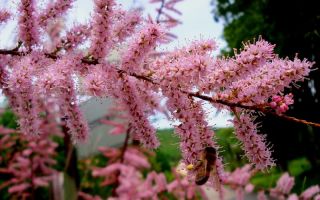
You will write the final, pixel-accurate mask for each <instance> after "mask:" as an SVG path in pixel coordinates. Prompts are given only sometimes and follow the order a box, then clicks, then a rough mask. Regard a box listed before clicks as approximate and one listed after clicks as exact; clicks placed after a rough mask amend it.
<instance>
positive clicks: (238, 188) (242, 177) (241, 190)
mask: <svg viewBox="0 0 320 200" xmlns="http://www.w3.org/2000/svg"><path fill="white" fill-rule="evenodd" d="M253 175H254V170H252V167H251V166H250V165H248V164H247V165H244V166H243V167H241V168H237V169H235V170H234V171H233V172H231V173H228V174H227V175H226V179H225V181H224V182H223V184H225V185H228V186H229V187H231V188H232V189H233V190H234V191H235V193H236V195H237V200H244V194H245V192H246V193H251V192H252V191H253V189H254V185H252V184H251V183H250V182H249V181H250V178H251V177H252V176H253Z"/></svg>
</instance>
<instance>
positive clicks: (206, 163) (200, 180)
mask: <svg viewBox="0 0 320 200" xmlns="http://www.w3.org/2000/svg"><path fill="white" fill-rule="evenodd" d="M216 160H217V151H216V149H215V148H213V147H206V148H205V149H204V150H203V151H202V153H201V157H200V160H199V161H198V162H197V163H196V164H195V166H194V167H193V170H194V171H195V172H196V175H195V183H196V184H197V185H203V184H205V183H206V182H207V181H208V179H209V177H210V175H213V176H214V177H215V179H216V180H215V182H216V184H220V180H219V178H218V176H217V168H216ZM216 186H217V188H219V187H218V185H216Z"/></svg>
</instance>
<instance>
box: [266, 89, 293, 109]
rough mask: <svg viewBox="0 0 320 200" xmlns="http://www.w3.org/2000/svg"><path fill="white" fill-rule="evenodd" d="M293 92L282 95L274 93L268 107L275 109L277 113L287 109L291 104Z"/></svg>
mask: <svg viewBox="0 0 320 200" xmlns="http://www.w3.org/2000/svg"><path fill="white" fill-rule="evenodd" d="M293 103H294V100H293V94H291V93H290V94H287V95H285V96H284V97H283V96H279V95H275V96H273V97H272V99H271V102H270V103H269V105H270V107H271V108H273V109H274V110H276V112H277V113H279V114H281V113H285V112H286V111H287V110H289V105H291V104H293Z"/></svg>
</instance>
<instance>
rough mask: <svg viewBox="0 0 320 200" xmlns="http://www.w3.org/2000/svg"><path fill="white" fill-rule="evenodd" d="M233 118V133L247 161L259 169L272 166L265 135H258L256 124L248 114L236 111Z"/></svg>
mask: <svg viewBox="0 0 320 200" xmlns="http://www.w3.org/2000/svg"><path fill="white" fill-rule="evenodd" d="M236 115H238V116H236V117H235V118H234V120H233V123H234V128H235V135H236V137H237V138H238V139H239V140H240V141H241V143H242V147H243V149H244V150H245V153H246V156H247V157H248V159H249V161H250V162H251V163H252V164H254V165H255V167H256V168H257V169H259V170H265V169H268V168H269V167H272V166H274V161H273V159H272V157H271V152H270V150H269V148H268V147H267V144H266V141H265V136H264V135H259V134H258V130H257V126H256V124H254V123H253V119H252V118H251V117H250V114H247V113H241V114H239V113H236Z"/></svg>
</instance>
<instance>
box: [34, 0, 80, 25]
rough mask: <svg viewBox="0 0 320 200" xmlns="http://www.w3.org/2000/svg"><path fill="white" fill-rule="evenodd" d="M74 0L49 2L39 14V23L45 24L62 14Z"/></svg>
mask: <svg viewBox="0 0 320 200" xmlns="http://www.w3.org/2000/svg"><path fill="white" fill-rule="evenodd" d="M73 1H74V0H56V1H55V2H54V3H52V2H50V3H49V4H48V6H47V8H46V9H45V10H44V11H43V12H42V13H40V15H39V18H38V20H39V25H40V26H47V25H48V21H49V20H51V19H55V18H57V17H60V16H62V15H63V14H64V13H65V12H66V11H67V10H68V9H69V8H71V6H72V5H71V4H72V2H73Z"/></svg>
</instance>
